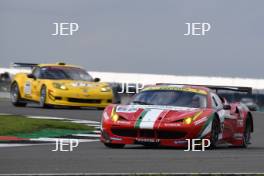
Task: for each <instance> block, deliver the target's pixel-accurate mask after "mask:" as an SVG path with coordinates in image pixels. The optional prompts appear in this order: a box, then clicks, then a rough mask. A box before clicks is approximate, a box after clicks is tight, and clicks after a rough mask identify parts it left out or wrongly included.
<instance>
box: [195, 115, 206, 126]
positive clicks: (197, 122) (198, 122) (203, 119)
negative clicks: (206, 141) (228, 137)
mask: <svg viewBox="0 0 264 176" xmlns="http://www.w3.org/2000/svg"><path fill="white" fill-rule="evenodd" d="M206 120H207V117H203V118H201V119H199V120H197V121H195V122H194V125H199V124H200V123H203V122H205V121H206Z"/></svg>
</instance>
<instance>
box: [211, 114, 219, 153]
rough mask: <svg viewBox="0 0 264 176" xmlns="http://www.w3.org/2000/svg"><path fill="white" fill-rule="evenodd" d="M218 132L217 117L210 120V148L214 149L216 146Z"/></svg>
mask: <svg viewBox="0 0 264 176" xmlns="http://www.w3.org/2000/svg"><path fill="white" fill-rule="evenodd" d="M219 133H220V122H219V120H218V119H217V118H214V119H213V122H212V129H211V138H210V142H211V145H210V148H211V149H214V148H215V147H216V144H217V141H218V137H219Z"/></svg>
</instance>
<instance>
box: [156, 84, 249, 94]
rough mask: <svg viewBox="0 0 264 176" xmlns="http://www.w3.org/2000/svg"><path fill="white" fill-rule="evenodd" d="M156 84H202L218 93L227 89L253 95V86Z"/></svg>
mask: <svg viewBox="0 0 264 176" xmlns="http://www.w3.org/2000/svg"><path fill="white" fill-rule="evenodd" d="M156 85H179V86H184V85H187V86H201V87H207V88H209V89H211V90H215V92H216V93H218V92H219V91H220V90H224V91H225V90H226V91H233V92H238V93H239V92H241V93H246V94H248V95H252V91H253V89H252V87H240V86H213V85H195V84H171V83H157V84H156Z"/></svg>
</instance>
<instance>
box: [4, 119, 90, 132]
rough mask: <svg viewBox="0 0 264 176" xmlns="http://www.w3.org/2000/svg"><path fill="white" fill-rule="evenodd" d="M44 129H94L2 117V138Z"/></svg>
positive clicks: (84, 126)
mask: <svg viewBox="0 0 264 176" xmlns="http://www.w3.org/2000/svg"><path fill="white" fill-rule="evenodd" d="M44 129H64V130H83V131H91V130H94V128H93V127H90V126H87V125H83V124H77V123H72V122H67V121H61V120H49V119H33V118H26V117H25V116H15V115H0V136H9V135H15V134H21V133H32V132H37V131H41V130H44Z"/></svg>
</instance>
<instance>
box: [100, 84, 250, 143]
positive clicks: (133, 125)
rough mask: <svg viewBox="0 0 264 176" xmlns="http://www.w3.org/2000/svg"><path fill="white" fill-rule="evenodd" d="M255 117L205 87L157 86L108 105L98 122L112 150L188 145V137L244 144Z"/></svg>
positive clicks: (104, 141)
mask: <svg viewBox="0 0 264 176" xmlns="http://www.w3.org/2000/svg"><path fill="white" fill-rule="evenodd" d="M252 132H253V117H252V114H251V112H250V111H249V110H248V108H247V107H246V106H245V105H244V104H241V103H239V102H238V103H228V102H227V101H226V100H225V99H224V98H222V97H220V96H218V95H217V94H216V93H215V92H214V91H213V90H211V89H209V88H207V87H203V86H191V85H182V86H179V85H155V86H149V87H146V88H145V89H143V90H142V91H141V92H140V93H138V94H136V95H135V96H134V98H133V100H132V101H131V102H130V103H129V104H127V105H113V104H111V105H109V106H107V107H106V108H105V110H104V112H103V115H102V122H101V141H102V142H103V143H104V144H105V146H107V147H110V148H122V147H124V146H125V145H126V144H142V145H155V146H172V147H187V140H186V139H209V140H210V143H211V148H214V147H215V146H217V145H218V144H223V143H225V144H229V145H232V146H240V147H247V146H248V144H250V136H251V133H252Z"/></svg>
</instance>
